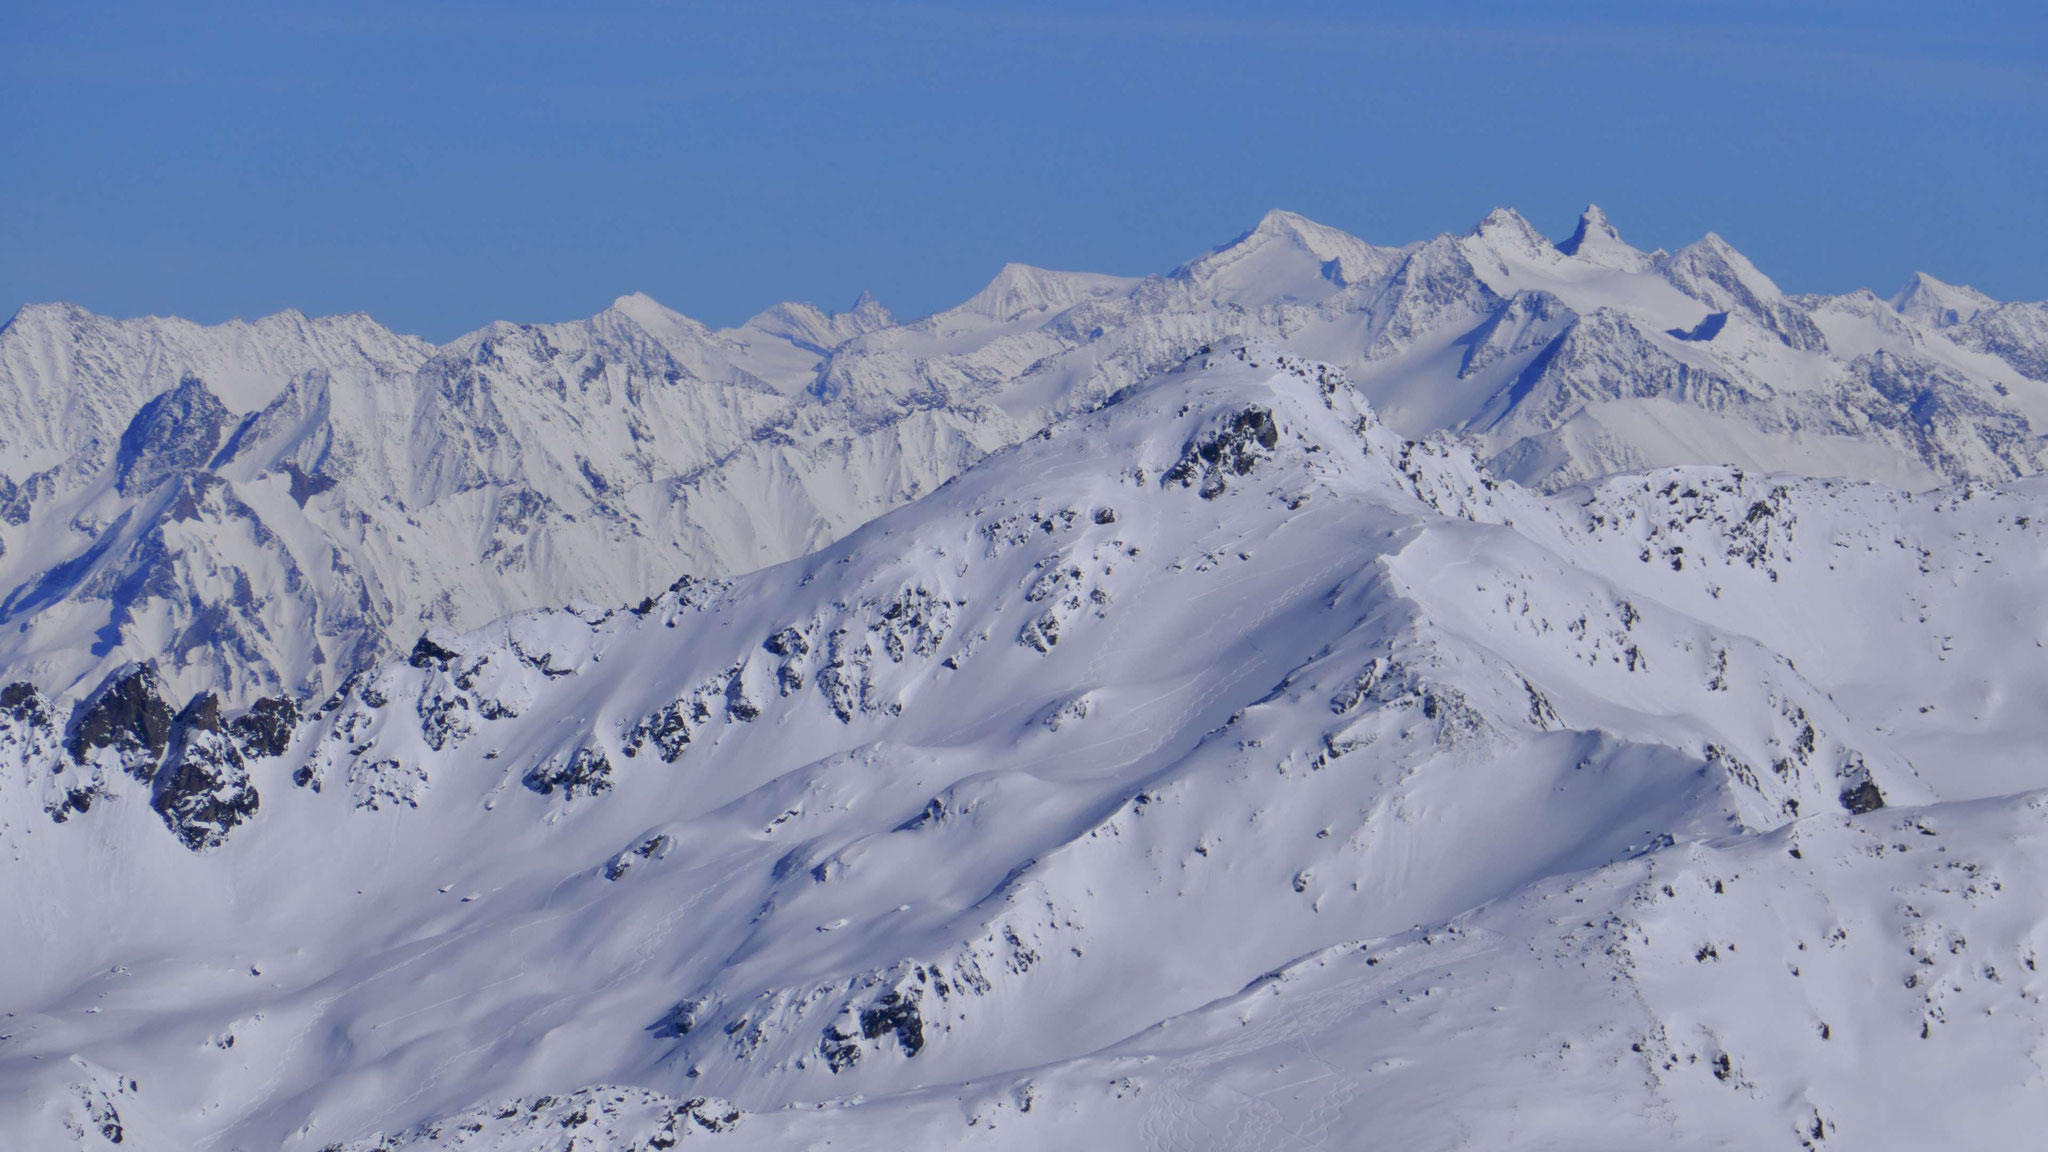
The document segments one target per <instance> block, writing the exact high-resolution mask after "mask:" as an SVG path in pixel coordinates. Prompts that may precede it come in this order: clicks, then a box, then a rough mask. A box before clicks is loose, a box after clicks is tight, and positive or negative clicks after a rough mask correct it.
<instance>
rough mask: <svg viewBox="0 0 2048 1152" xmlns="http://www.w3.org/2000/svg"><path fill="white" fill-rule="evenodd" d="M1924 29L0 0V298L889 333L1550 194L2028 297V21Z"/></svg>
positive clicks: (1683, 232)
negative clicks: (886, 324)
mask: <svg viewBox="0 0 2048 1152" xmlns="http://www.w3.org/2000/svg"><path fill="white" fill-rule="evenodd" d="M1945 7H1947V6H1942V5H1930V4H1921V3H1916V4H1905V3H1892V2H1890V0H1878V2H1874V3H1864V4H1855V5H1849V4H1842V5H1820V4H1812V3H1800V2H1798V0H1784V2H1777V3H1704V4H1691V5H1682V6H1681V5H1665V4H1620V3H1613V4H1532V3H1528V2H1527V0H1523V2H1521V3H1469V4H1445V5H1429V6H1422V5H1414V6H1371V5H1363V4H1334V3H1328V4H1284V3H1264V4H1256V5H1254V4H1237V5H1232V4H1216V3H1205V2H1202V0H1187V2H1183V3H1177V4H1131V3H1118V2H1116V0H1095V2H1093V3H1063V2H1044V3H1034V4H1014V3H997V2H991V3H984V4H975V5H948V4H921V3H890V2H887V0H878V2H872V3H860V4H850V3H794V4H770V3H756V4H747V5H725V4H682V3H652V2H638V3H614V2H605V0H592V2H587V3H582V4H575V5H570V4H560V5H540V4H526V3H492V4H481V3H469V2H466V0H457V2H452V3H426V2H423V0H421V2H415V3H408V4H384V3H381V2H365V3H351V4H346V5H342V4H309V3H265V4H234V3H206V2H201V3H192V4H179V5H173V4H161V3H159V4H149V5H127V4H120V3H108V4H96V5H80V4H24V3H20V2H19V0H6V2H4V3H0V28H4V29H5V35H4V36H0V315H5V314H7V313H8V312H11V310H12V308H13V307H14V306H15V305H17V304H20V303H24V302H28V301H35V300H49V299H67V300H73V301H76V302H78V303H81V304H84V305H85V306H87V307H89V308H92V309H94V310H96V311H102V312H108V313H112V314H115V315H135V314H141V313H148V312H154V313H175V314H179V315H186V316H191V317H193V318H195V319H200V320H206V321H216V320H221V319H225V318H227V317H230V316H237V315H239V316H245V317H251V316H256V315H261V314H263V313H266V312H271V311H276V310H278V309H281V308H286V307H297V308H300V309H302V310H304V311H307V312H314V313H322V312H338V311H353V310H363V311H367V312H369V313H371V314H372V315H374V316H376V317H377V318H378V319H380V320H382V321H384V322H385V323H387V324H390V325H392V326H393V327H396V328H399V329H401V330H405V331H411V332H417V333H419V334H421V335H424V336H427V337H429V338H432V339H446V338H448V337H451V336H454V335H456V334H458V333H460V332H462V331H465V330H467V329H470V328H473V327H475V326H477V325H479V324H482V323H483V322H485V321H487V320H490V319H494V318H506V319H514V320H557V319H567V318H571V317H576V316H582V315H587V314H589V313H591V312H593V311H596V310H597V309H599V308H601V307H603V306H604V305H605V304H606V303H607V302H608V301H609V300H610V299H611V298H612V297H614V296H617V295H619V294H621V293H624V292H628V291H635V290H638V291H645V292H647V293H649V294H650V295H653V296H654V297H656V298H657V299H659V300H661V301H662V302H664V303H666V304H668V305H669V306H671V307H674V308H676V309H678V310H680V311H683V312H687V313H689V314H691V315H694V316H697V317H699V318H701V319H704V320H706V321H708V322H712V323H721V324H722V323H733V322H737V321H739V320H741V319H743V318H744V317H745V316H747V315H749V314H751V313H752V312H754V311H756V310H758V309H760V308H761V307H763V306H765V305H767V304H769V303H772V302H774V301H776V300H778V299H785V298H796V299H810V300H815V301H817V302H819V303H821V304H826V305H828V306H844V305H845V304H846V303H847V302H850V301H851V300H852V298H853V297H854V296H855V295H856V294H857V293H858V292H860V291H861V290H863V289H871V290H873V291H874V292H875V293H876V294H877V295H878V296H880V297H881V298H882V300H883V301H884V302H885V303H887V304H889V305H890V306H891V307H893V308H895V309H896V310H897V311H898V312H899V313H901V314H906V315H908V314H917V313H922V312H925V311H929V310H931V309H934V308H937V307H943V306H945V305H947V304H950V303H952V302H955V301H957V300H959V299H960V298H962V297H964V296H966V295H967V294H968V293H970V292H972V291H973V290H974V289H975V288H976V287H978V286H979V285H980V284H981V283H982V282H984V281H985V280H986V279H987V278H988V277H989V276H990V275H992V274H993V273H994V272H995V270H996V269H997V268H998V267H1000V266H1001V265H1002V263H1003V262H1005V261H1008V260H1021V261H1024V262H1027V263H1034V264H1042V265H1049V266H1054V267H1068V268H1082V269H1090V270H1100V271H1110V272H1122V273H1132V274H1136V273H1145V272H1153V271H1163V270H1165V269H1167V268H1169V267H1171V266H1173V265H1174V264H1176V263H1178V262H1180V261H1181V260H1183V259H1185V258H1187V257H1189V256H1192V255H1194V254H1196V253H1197V252H1199V251H1201V250H1203V249H1205V248H1208V247H1210V246H1212V245H1214V244H1217V243H1221V242H1223V241H1225V240H1228V239H1229V238H1230V237H1232V236H1233V235H1235V234H1237V233H1239V232H1241V231H1243V230H1244V229H1245V228H1247V227H1249V226H1250V225H1251V224H1252V223H1253V222H1254V221H1255V220H1256V219H1257V218H1258V216H1259V215H1260V214H1261V213H1262V212H1264V211H1265V210H1266V209H1267V208H1271V207H1285V208H1291V209H1293V210H1295V211H1298V212H1302V213H1304V214H1306V215H1308V216H1310V217H1313V218H1315V219H1317V220H1320V221H1323V222H1324V223H1327V224H1332V225H1335V226H1337V227H1341V228H1344V229H1346V230H1348V231H1351V232H1354V233H1356V234H1358V235H1360V236H1363V237H1365V238H1366V239H1369V240H1374V241H1379V242H1384V243H1397V242H1403V241H1407V240H1413V239H1421V238H1424V237H1426V236H1429V235H1432V234H1434V233H1437V232H1441V231H1446V230H1456V229H1463V228H1465V227H1468V226H1470V225H1471V224H1472V223H1473V222H1475V221H1477V220H1478V219H1479V218H1480V217H1481V216H1482V215H1484V214H1485V212H1486V211H1487V210H1488V209H1489V208H1491V207H1493V206H1494V205H1497V204H1505V205H1511V206H1514V207H1516V208H1519V209H1520V210H1521V211H1522V212H1523V213H1524V214H1525V215H1527V216H1528V217H1529V218H1530V219H1531V220H1533V221H1534V222H1535V223H1536V225H1537V226H1538V227H1539V228H1541V229H1543V230H1544V231H1546V232H1548V233H1550V234H1552V235H1554V236H1562V235H1564V234H1566V233H1568V232H1569V230H1570V228H1571V225H1572V222H1573V220H1574V218H1575V217H1576V214H1577V211H1578V209H1579V208H1580V207H1581V206H1582V205H1583V204H1584V203H1586V202H1587V201H1589V200H1593V201H1598V202H1599V203H1600V204H1601V205H1602V206H1603V207H1605V208H1606V209H1607V210H1608V213H1609V215H1610V216H1612V217H1613V219H1614V221H1615V223H1616V224H1617V225H1618V226H1619V227H1620V228H1621V230H1622V232H1623V234H1624V235H1625V236H1627V237H1629V238H1630V239H1632V240H1634V241H1636V242H1637V243H1638V244H1641V245H1642V246H1644V247H1653V246H1658V245H1662V246H1667V247H1670V246H1676V245H1678V244H1682V243H1685V242H1687V241H1689V240H1692V239H1694V238H1696V237H1697V236H1698V235H1700V234H1701V233H1703V232H1705V231H1707V230H1709V229H1711V230H1714V231H1718V232H1720V233H1721V234H1722V235H1724V236H1726V237H1727V238H1728V239H1729V240H1730V241H1731V242H1732V243H1734V244H1735V245H1736V246H1737V247H1739V248H1741V249H1743V250H1744V251H1745V252H1747V253H1748V254H1749V255H1750V256H1751V257H1752V258H1753V259H1755V260H1756V261H1757V263H1758V264H1759V265H1761V266H1762V267H1763V268H1764V270H1765V271H1766V272H1768V273H1770V274H1771V275H1773V276H1774V277H1775V278H1777V280H1778V281H1779V282H1780V283H1781V284H1782V285H1784V286H1785V287H1786V288H1788V289H1790V290H1795V291H1836V290H1845V289H1849V288H1855V287H1860V286H1869V287H1874V288H1877V289H1879V290H1880V291H1882V292H1884V293H1886V294H1889V293H1890V292H1891V291H1892V290H1893V289H1894V288H1896V287H1897V286H1898V285H1899V284H1900V283H1902V282H1903V281H1904V280H1905V278H1906V276H1907V275H1908V274H1909V273H1910V272H1912V271H1913V270H1915V269H1925V270H1927V271H1929V272H1932V273H1934V274H1935V275H1938V276H1941V277H1943V278H1944V279H1950V280H1957V281H1963V282H1968V283H1973V284H1975V285H1976V286H1978V287H1979V288H1981V289H1983V290H1985V291H1988V292H1991V293H1992V294H1994V295H1997V296H2000V297H2002V298H2009V299H2010V298H2025V299H2039V298H2041V297H2044V296H2048V128H2044V125H2048V14H2044V13H2043V11H2042V8H2043V6H2040V5H2027V6H2022V5H2018V4H2011V5H1978V6H1960V5H1959V6H1955V7H1957V8H1963V9H1965V10H1963V11H1961V12H1960V13H1958V12H1955V11H1944V10H1943V9H1944V8H1945Z"/></svg>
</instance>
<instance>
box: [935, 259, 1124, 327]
mask: <svg viewBox="0 0 2048 1152" xmlns="http://www.w3.org/2000/svg"><path fill="white" fill-rule="evenodd" d="M1128 283H1129V281H1127V280H1125V279H1124V278H1122V277H1120V276H1107V275H1102V274H1100V273H1094V272H1059V271H1055V270H1053V269H1050V268H1037V267H1033V266H1032V265H1030V264H1018V263H1014V262H1013V263H1009V264H1005V265H1003V268H1002V271H1000V272H997V273H996V275H995V278H994V279H992V280H990V281H989V282H988V285H987V286H986V287H984V288H983V289H982V290H981V291H979V292H976V293H975V294H974V295H973V296H970V297H968V298H967V300H966V301H965V302H963V303H962V304H960V306H959V307H958V308H956V309H954V311H956V312H971V313H974V314H976V315H980V316H986V317H989V318H990V319H993V320H997V321H1003V322H1007V321H1010V320H1015V319H1018V318H1019V317H1022V316H1028V315H1030V314H1031V313H1033V312H1045V311H1050V310H1055V309H1062V308H1067V307H1071V306H1072V305H1074V304H1077V303H1079V302H1081V301H1082V300H1086V299H1088V298H1089V297H1091V296H1100V295H1103V294H1105V293H1109V292H1113V291H1116V290H1117V289H1119V288H1122V287H1124V286H1126V285H1127V284H1128Z"/></svg>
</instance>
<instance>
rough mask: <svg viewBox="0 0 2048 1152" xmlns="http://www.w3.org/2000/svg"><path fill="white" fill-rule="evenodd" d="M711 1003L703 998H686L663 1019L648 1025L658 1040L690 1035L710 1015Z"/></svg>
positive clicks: (663, 1016)
mask: <svg viewBox="0 0 2048 1152" xmlns="http://www.w3.org/2000/svg"><path fill="white" fill-rule="evenodd" d="M710 1007H711V1005H710V1004H709V1003H707V1002H706V1001H703V1000H684V1001H683V1002H681V1003H679V1004H677V1005H676V1006H675V1007H673V1008H670V1009H669V1010H668V1011H667V1012H665V1013H663V1014H662V1017H661V1019H659V1020H656V1021H655V1022H654V1023H652V1024H649V1025H648V1026H647V1030H648V1031H649V1032H652V1033H654V1038H655V1039H657V1040H674V1039H677V1038H679V1037H683V1036H688V1035H689V1034H690V1032H691V1031H692V1030H693V1029H695V1028H696V1027H697V1025H699V1024H701V1023H703V1022H704V1017H705V1016H706V1015H708V1009H709V1008H710Z"/></svg>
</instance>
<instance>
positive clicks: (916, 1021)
mask: <svg viewBox="0 0 2048 1152" xmlns="http://www.w3.org/2000/svg"><path fill="white" fill-rule="evenodd" d="M917 1000H918V998H917V994H916V993H915V992H914V991H913V992H912V993H910V994H908V995H906V994H904V993H903V992H902V991H901V990H891V991H890V992H888V993H887V994H886V995H883V996H882V997H881V998H879V999H877V1000H876V1001H875V1002H874V1003H872V1004H869V1005H868V1006H867V1007H865V1008H862V1009H861V1010H860V1012H859V1014H858V1016H857V1017H856V1021H857V1022H858V1025H859V1027H858V1029H855V1028H850V1027H848V1026H847V1023H846V1022H842V1023H836V1024H833V1025H832V1026H831V1027H829V1028H827V1029H825V1039H824V1041H823V1043H821V1044H820V1045H819V1046H818V1054H819V1055H820V1056H823V1057H824V1058H825V1065H826V1067H828V1068H830V1069H831V1070H832V1071H833V1072H841V1071H844V1070H846V1069H848V1068H851V1067H853V1065H855V1064H856V1063H859V1061H860V1049H861V1041H863V1040H873V1039H876V1038H877V1037H880V1036H883V1035H885V1034H893V1035H894V1036H895V1037H896V1045H897V1047H899V1048H901V1049H902V1050H903V1055H904V1056H906V1057H908V1056H915V1055H917V1054H918V1052H919V1051H920V1050H922V1049H923V1048H924V1016H923V1014H922V1013H921V1012H919V1011H918V1007H917Z"/></svg>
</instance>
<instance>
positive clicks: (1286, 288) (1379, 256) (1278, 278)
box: [1173, 208, 1400, 302]
mask: <svg viewBox="0 0 2048 1152" xmlns="http://www.w3.org/2000/svg"><path fill="white" fill-rule="evenodd" d="M1399 257H1400V250H1399V249H1391V248H1379V247H1375V246H1374V245H1371V244H1368V243H1366V242H1365V241H1363V240H1360V239H1359V238H1358V237H1356V236H1353V235H1351V234H1349V233H1347V232H1344V231H1341V230H1339V229H1336V228H1331V227H1329V226H1327V225H1324V224H1318V223H1316V222H1315V221H1313V220H1310V219H1309V218H1308V217H1306V216H1302V215H1300V214H1298V213H1295V212H1288V211H1285V210H1282V209H1278V208H1276V209H1273V210H1272V211H1270V212H1267V213H1266V214H1265V215H1264V216H1262V217H1260V218H1259V222H1258V223H1257V224H1256V225H1254V226H1253V227H1252V229H1251V230H1250V231H1248V232H1246V233H1244V234H1243V235H1241V236H1239V237H1237V238H1236V239H1234V240H1232V241H1230V242H1229V243H1228V244H1224V245H1222V246H1220V247H1217V248H1214V249H1211V250H1210V251H1208V252H1205V253H1203V254H1202V255H1200V256H1198V257H1196V258H1195V259H1193V260H1190V261H1188V262H1187V263H1186V264H1183V265H1181V266H1180V267H1179V268H1177V269H1175V270H1174V272H1173V276H1174V278H1175V279H1177V280H1180V281H1183V282H1185V283H1187V284H1190V285H1193V286H1195V287H1197V288H1198V289H1199V290H1201V291H1203V292H1205V293H1207V294H1210V295H1213V296H1215V297H1216V298H1218V299H1220V300H1229V301H1240V300H1245V299H1248V298H1251V297H1255V296H1258V297H1267V298H1270V297H1271V296H1273V295H1276V294H1277V295H1280V296H1282V297H1284V298H1291V299H1295V300H1300V301H1304V302H1307V301H1313V300H1320V299H1322V298H1324V297H1326V296H1328V295H1329V294H1330V293H1331V292H1333V291H1335V290H1337V289H1340V288H1344V287H1348V286H1351V285H1355V284H1364V283H1369V282H1371V281H1372V280H1374V279H1376V278H1378V277H1380V276H1382V275H1384V274H1385V273H1386V272H1387V270H1388V269H1389V268H1391V267H1392V266H1393V264H1394V263H1395V262H1396V261H1398V259H1399Z"/></svg>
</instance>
